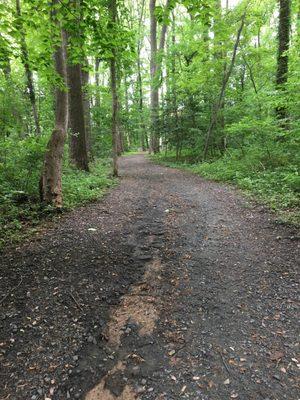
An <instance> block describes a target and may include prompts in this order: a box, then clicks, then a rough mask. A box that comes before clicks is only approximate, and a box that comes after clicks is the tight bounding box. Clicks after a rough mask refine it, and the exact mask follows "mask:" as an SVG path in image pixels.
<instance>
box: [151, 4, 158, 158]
mask: <svg viewBox="0 0 300 400" xmlns="http://www.w3.org/2000/svg"><path fill="white" fill-rule="evenodd" d="M155 5H156V0H150V4H149V10H150V49H151V55H150V79H151V94H150V113H151V137H150V152H154V153H157V152H158V150H159V143H158V137H157V136H158V132H157V131H158V106H159V95H158V83H157V82H156V79H157V21H156V16H155Z"/></svg>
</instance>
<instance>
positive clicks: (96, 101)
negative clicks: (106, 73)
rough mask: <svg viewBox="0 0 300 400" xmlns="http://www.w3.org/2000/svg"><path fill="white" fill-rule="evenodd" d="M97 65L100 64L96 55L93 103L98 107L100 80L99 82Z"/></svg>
mask: <svg viewBox="0 0 300 400" xmlns="http://www.w3.org/2000/svg"><path fill="white" fill-rule="evenodd" d="M99 66H100V58H99V57H96V60H95V82H96V90H97V92H96V96H95V105H96V107H100V93H99V90H100V82H99Z"/></svg>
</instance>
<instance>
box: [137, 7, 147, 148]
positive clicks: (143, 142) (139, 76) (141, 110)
mask: <svg viewBox="0 0 300 400" xmlns="http://www.w3.org/2000/svg"><path fill="white" fill-rule="evenodd" d="M144 9H145V0H142V4H141V14H140V18H139V36H138V44H137V85H138V95H139V99H138V108H139V113H140V116H139V117H140V118H139V126H140V135H141V146H142V150H143V151H146V148H147V143H146V127H145V122H144V99H143V81H142V71H141V67H142V66H141V47H142V41H141V35H142V23H143V20H144Z"/></svg>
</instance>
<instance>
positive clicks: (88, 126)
mask: <svg viewBox="0 0 300 400" xmlns="http://www.w3.org/2000/svg"><path fill="white" fill-rule="evenodd" d="M86 64H87V65H86V67H87V68H88V61H86ZM81 78H82V84H83V109H84V118H85V133H86V147H87V152H88V158H89V159H92V158H93V157H92V120H91V105H90V98H89V93H88V84H89V79H90V78H89V72H88V70H87V69H85V70H84V69H82V71H81Z"/></svg>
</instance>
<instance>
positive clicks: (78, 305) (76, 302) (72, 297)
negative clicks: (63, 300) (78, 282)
mask: <svg viewBox="0 0 300 400" xmlns="http://www.w3.org/2000/svg"><path fill="white" fill-rule="evenodd" d="M70 296H71V299H72V300H73V301H74V303H75V304H76V306H77V307H78V308H79V309H80V310H81V311H83V309H82V307H81V305H80V304H79V303H78V301H77V300H76V299H75V297H74V296H73V294H72V293H70Z"/></svg>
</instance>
